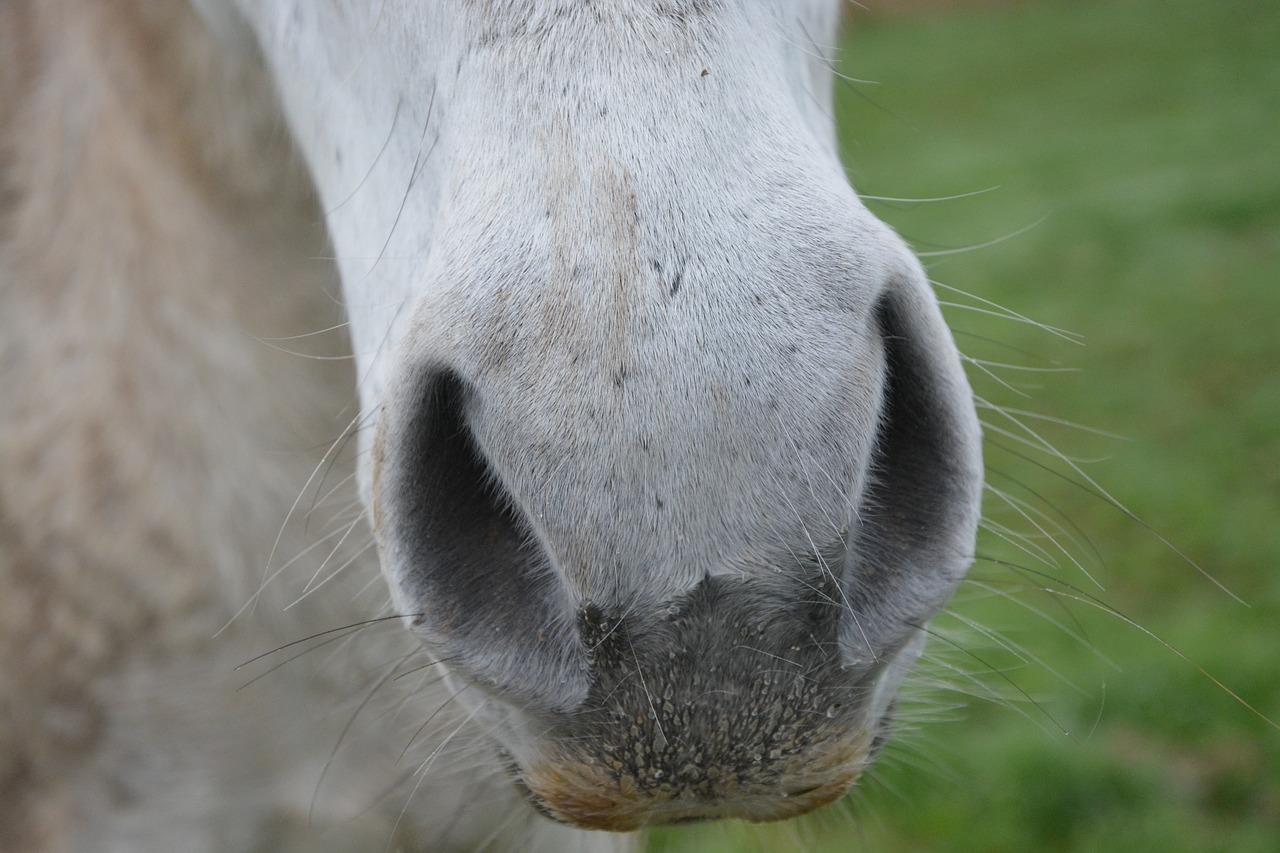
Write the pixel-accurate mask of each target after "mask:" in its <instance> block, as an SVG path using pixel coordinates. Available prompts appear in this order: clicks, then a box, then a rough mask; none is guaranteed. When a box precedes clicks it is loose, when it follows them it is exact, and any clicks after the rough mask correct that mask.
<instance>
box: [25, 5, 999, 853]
mask: <svg viewBox="0 0 1280 853" xmlns="http://www.w3.org/2000/svg"><path fill="white" fill-rule="evenodd" d="M838 15H839V9H838V8H837V3H835V2H833V1H832V0H790V2H786V0H431V1H430V2H421V0H377V2H367V0H359V2H357V0H199V2H196V3H195V4H194V9H193V8H191V7H188V6H185V5H184V4H183V3H181V2H179V1H178V0H8V2H5V3H3V4H2V5H0V181H2V183H0V191H2V195H0V667H3V669H0V848H3V849H5V850H19V849H22V850H48V851H53V850H95V851H101V850H120V851H125V850H128V851H137V850H184V851H199V850H255V849H256V850H267V849H271V850H277V849H299V850H316V849H321V850H323V849H331V850H340V849H359V850H365V849H381V848H382V847H387V846H390V847H391V848H397V847H398V848H403V849H423V850H433V851H435V850H472V849H494V850H504V849H523V850H547V851H564V850H574V849H577V850H590V851H597V850H615V849H626V848H628V847H630V846H632V845H633V844H634V839H635V836H634V834H630V831H631V830H635V829H639V828H641V827H644V826H647V825H652V824H658V823H665V822H671V821H679V820H693V819H704V818H717V817H723V816H737V817H743V818H747V819H751V820H769V819H775V818H782V817H787V816H790V815H793V814H800V813H803V812H805V811H808V810H810V809H812V808H814V807H816V806H818V805H821V804H823V803H827V802H830V801H832V800H834V799H837V798H838V797H840V796H842V795H843V794H844V793H845V792H846V790H848V788H849V787H850V785H852V784H853V782H854V781H855V780H856V779H857V777H858V775H859V774H860V773H861V771H862V769H863V768H864V767H865V765H866V764H867V763H868V762H869V761H870V760H871V759H872V758H873V757H874V754H875V752H876V751H877V749H878V748H879V745H880V744H881V743H882V742H883V740H884V738H885V737H886V735H887V733H888V730H889V728H890V726H891V721H892V716H893V704H894V702H893V700H894V697H895V694H896V692H897V688H898V685H899V683H900V681H901V679H902V677H903V675H904V672H905V670H906V669H907V668H908V667H909V666H910V665H911V663H912V662H913V661H914V660H915V658H916V656H917V655H918V654H919V652H920V649H921V646H922V643H923V636H924V634H923V625H924V623H925V621H926V620H928V618H929V617H930V616H931V615H932V614H933V613H934V612H935V611H936V610H937V609H938V608H939V607H941V606H942V605H943V603H944V602H945V601H946V600H947V598H948V597H949V595H950V593H951V592H952V590H953V589H954V587H955V585H956V584H957V583H958V582H959V580H960V578H961V576H962V574H963V573H964V571H965V569H966V567H967V566H968V564H969V562H970V560H971V557H972V548H973V536H974V531H975V528H976V524H977V520H978V513H979V493H980V489H981V460H980V454H979V431H978V426H977V420H976V417H975V415H974V410H973V406H972V403H971V397H970V392H969V389H968V386H967V384H966V381H965V378H964V375H963V373H962V371H961V368H960V362H959V358H958V356H957V353H956V351H955V348H954V346H953V344H952V341H951V338H950V335H949V333H948V331H947V329H946V327H945V326H944V325H943V322H942V319H941V315H940V313H939V311H938V308H937V305H936V303H935V301H934V298H933V296H932V294H931V292H930V290H929V288H928V286H927V284H926V280H925V278H924V275H923V274H922V271H921V269H920V267H919V265H918V263H917V261H916V260H915V259H914V257H913V255H912V254H911V252H910V251H909V250H908V249H907V247H906V246H905V245H904V243H903V242H902V241H901V240H900V239H899V238H898V237H897V236H896V235H895V234H894V233H893V232H892V231H890V230H889V229H888V228H887V227H886V226H884V225H883V224H881V223H880V222H879V221H878V220H876V219H875V218H874V217H873V216H872V215H871V214H869V213H868V212H867V210H866V209H865V208H864V207H863V206H862V204H861V203H860V201H859V200H858V198H857V196H856V195H855V194H854V192H853V190H852V189H851V188H850V187H849V185H848V183H847V181H846V179H845V177H844V173H843V171H842V169H841V166H840V163H839V161H838V158H837V154H836V145H835V140H834V128H833V122H832V118H831V115H830V94H831V91H830V90H831V84H832V71H831V68H830V61H831V53H832V47H831V46H832V45H833V44H834V42H835V38H836V35H835V31H836V25H837V19H838ZM330 259H332V260H330ZM348 335H349V338H348ZM348 347H349V349H348ZM348 353H349V354H350V356H352V358H350V359H347V358H345V357H344V356H345V355H346V354H348ZM357 397H358V401H357ZM348 424H350V428H349V430H348V429H345V428H346V427H347V425H348ZM350 435H354V436H355V439H354V441H355V442H356V444H355V445H354V452H352V450H353V446H352V445H350V444H348V443H347V441H346V438H347V437H349V436H350ZM365 508H367V510H368V511H367V512H366V509H365ZM366 519H367V520H368V521H366ZM368 522H371V524H370V523H368ZM373 541H376V549H375V548H374V547H372V546H371V545H370V543H371V542H373ZM379 562H380V564H381V574H382V576H383V577H384V578H385V585H384V583H383V581H381V580H378V577H377V576H378V568H377V563H379ZM388 588H389V591H390V596H389V600H390V605H389V606H388V605H387V601H388V598H387V589H388ZM387 614H392V615H394V616H395V617H397V618H395V619H391V620H387V621H383V622H377V621H374V620H376V619H377V618H378V617H380V616H385V615H387ZM334 628H339V629H344V628H345V630H339V631H336V632H334V633H331V634H321V633H320V632H323V631H326V630H328V629H334ZM405 628H408V629H409V630H407V631H406V630H404V629H405ZM312 635H318V636H316V637H315V638H314V639H313V640H311V641H309V642H307V643H301V644H299V645H298V646H290V647H288V648H281V647H284V646H285V645H286V644H288V643H291V642H293V641H297V640H303V639H304V638H308V637H311V636H312ZM308 649H309V651H306V650H308ZM273 650H278V651H276V653H275V654H274V655H272V656H268V657H267V659H266V660H265V661H263V662H258V663H256V664H255V665H256V667H257V668H256V669H254V668H252V667H250V668H247V669H240V670H237V668H236V667H237V665H239V664H244V663H246V662H248V661H250V659H252V658H254V657H255V656H257V655H259V654H263V653H269V652H272V651H273ZM303 651H306V653H304V654H301V655H299V656H296V659H292V660H289V659H290V658H292V657H294V656H295V654H296V653H297V652H303ZM276 662H280V663H287V664H288V665H284V666H280V667H279V668H277V669H274V670H272V671H268V669H267V668H268V667H269V666H271V665H272V664H274V663H276ZM254 675H260V676H261V677H260V678H256V679H254V678H253V676H254ZM539 812H541V814H539Z"/></svg>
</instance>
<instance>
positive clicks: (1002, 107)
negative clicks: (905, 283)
mask: <svg viewBox="0 0 1280 853" xmlns="http://www.w3.org/2000/svg"><path fill="white" fill-rule="evenodd" d="M953 5H954V6H956V7H958V8H952V9H951V10H950V11H947V12H945V13H938V14H935V15H932V16H923V17H921V16H917V17H911V18H892V17H890V18H884V19H864V20H861V21H859V22H855V26H854V27H852V28H851V30H850V32H849V33H848V34H847V38H846V43H845V45H844V57H843V63H842V66H841V68H842V70H843V72H844V73H845V74H847V75H849V76H851V77H854V78H859V79H864V80H874V81H879V82H878V83H877V84H875V85H869V84H860V83H850V84H848V85H842V86H841V87H840V89H839V91H838V94H837V112H838V118H839V121H840V124H841V127H842V139H843V144H844V148H845V160H846V163H847V164H848V166H849V170H850V174H851V177H852V179H853V181H854V183H855V185H856V186H857V187H858V189H859V191H860V192H862V193H863V194H864V195H866V196H890V197H895V198H935V197H939V196H952V195H961V194H965V193H973V192H976V191H980V190H989V191H987V192H983V193H981V194H978V195H973V196H970V197H967V198H961V199H955V200H951V201H936V202H916V203H908V202H887V201H886V202H876V201H869V202H868V204H869V205H871V206H872V208H873V209H874V210H875V211H876V212H877V213H878V214H879V215H880V216H881V217H883V218H884V219H886V220H887V221H888V222H890V223H891V224H892V225H894V226H895V227H896V228H897V229H898V230H899V231H900V232H901V233H902V234H903V235H904V236H906V237H907V238H908V240H910V241H911V242H912V244H913V245H914V246H915V247H916V249H917V250H918V251H920V252H923V253H928V252H936V251H945V250H949V249H953V248H961V247H966V246H974V245H977V244H984V243H988V242H990V241H993V240H997V239H998V238H1002V237H1008V239H1005V240H1003V241H1002V242H998V243H997V244H995V245H991V246H988V247H985V248H979V249H975V250H973V251H969V252H961V253H956V254H939V255H935V256H932V257H928V258H926V262H927V264H928V265H929V270H930V275H931V277H933V278H934V279H935V280H936V281H938V282H941V283H943V284H945V285H946V286H948V287H951V288H957V289H959V290H960V291H964V292H967V293H968V294H972V295H973V296H972V297H970V296H961V295H958V294H956V293H954V292H952V291H949V290H940V296H941V297H942V298H943V299H944V300H945V301H947V302H953V303H959V304H960V305H961V306H968V307H952V308H948V309H947V310H948V318H949V320H950V321H951V323H952V325H953V327H954V328H955V329H956V332H957V338H958V340H959V342H960V345H961V347H962V349H964V350H965V351H966V352H967V353H968V354H970V355H971V356H973V357H974V358H975V359H977V360H980V361H982V362H985V363H984V364H982V365H981V366H977V365H971V368H972V370H971V375H972V377H973V379H974V383H975V388H976V390H977V393H978V394H979V395H980V396H981V397H983V398H984V399H987V400H990V401H992V402H994V403H997V404H999V405H1001V406H1004V407H1008V408H1014V409H1018V410H1025V411H1032V412H1036V413H1038V414H1040V415H1042V416H1047V417H1048V418H1056V419H1061V420H1065V421H1070V422H1072V423H1074V424H1079V425H1083V426H1087V427H1090V428H1094V429H1098V430H1104V431H1108V432H1111V433H1116V434H1118V435H1119V436H1121V438H1113V437H1107V436H1102V435H1098V434H1096V433H1093V432H1088V431H1085V430H1081V429H1076V428H1073V427H1069V426H1065V425H1063V424H1059V423H1057V422H1055V421H1052V420H1045V419H1030V418H1029V417H1027V416H1023V415H1016V414H1015V415H1006V414H1001V413H1000V412H996V411H987V412H984V419H985V420H986V421H987V423H988V424H990V425H991V427H992V429H991V430H990V431H989V438H990V441H989V445H988V448H987V454H988V463H989V468H990V469H991V472H992V473H991V475H990V481H991V484H992V486H994V487H995V488H996V489H999V490H1000V492H1001V493H1003V494H1005V495H1008V496H1009V498H1010V501H1008V502H1007V501H1005V500H1004V499H1002V498H1001V497H999V496H997V495H996V494H995V493H994V492H993V493H989V494H988V495H987V507H988V513H989V516H990V518H991V525H990V527H989V529H988V530H986V531H984V533H983V535H982V538H981V540H980V542H979V548H978V550H979V554H980V555H981V557H983V558H984V559H982V560H980V562H979V563H978V565H976V566H975V568H974V572H973V575H972V580H971V582H969V583H967V584H966V585H965V587H964V588H963V590H962V592H961V595H960V596H959V598H958V600H957V603H956V604H955V605H954V606H953V607H952V608H951V610H950V612H949V613H948V614H944V615H943V616H942V617H939V619H938V620H937V621H936V623H935V624H936V626H937V628H938V631H939V633H940V634H941V635H942V636H943V637H945V639H939V640H935V641H934V642H933V643H932V646H931V653H930V656H931V662H930V664H929V665H928V666H926V668H925V669H924V670H923V671H922V672H921V674H920V676H919V678H918V679H917V681H918V682H919V683H918V685H917V687H916V689H915V691H914V692H913V701H912V702H910V703H909V704H908V707H906V708H905V709H904V711H903V716H904V718H905V719H904V721H903V726H902V728H903V729H904V731H903V733H902V734H901V736H900V737H899V739H898V741H897V743H896V744H895V745H894V746H893V747H892V748H891V749H890V750H889V752H888V753H887V754H886V756H885V757H884V759H882V761H881V762H880V764H879V765H878V766H877V767H876V768H875V770H874V771H873V772H872V773H871V774H870V777H869V778H868V779H866V780H864V782H863V783H861V785H860V786H859V788H858V789H857V790H856V791H855V793H854V794H853V795H852V796H851V797H850V798H849V799H848V800H847V801H846V802H844V803H842V804H840V805H838V806H834V807H831V808H829V809H827V810H824V811H822V812H819V813H818V814H817V815H814V816H811V817H810V818H808V819H806V820H804V821H801V822H792V823H790V824H782V825H778V826H771V827H757V826H751V825H735V824H728V825H726V824H716V825H708V826H696V827H688V828H679V829H669V830H663V831H660V832H655V833H654V834H653V835H652V838H651V842H650V849H651V850H654V851H664V853H684V851H699V853H702V851H708V852H709V853H715V852H716V851H739V850H742V851H747V850H769V851H775V850H776V851H790V850H809V851H844V850H867V851H1005V850H1008V851H1018V850H1047V851H1057V850H1063V851H1066V850H1088V851H1109V850H1122V851H1126V853H1138V851H1147V850H1152V851H1165V852H1166V853H1167V851H1182V850H1186V851H1277V850H1280V731H1277V730H1276V729H1275V728H1273V727H1271V726H1270V725H1268V723H1266V722H1265V721H1264V720H1262V719H1261V718H1260V717H1259V716H1257V715H1255V714H1253V713H1252V712H1250V711H1249V710H1248V709H1247V708H1246V707H1244V706H1243V705H1242V704H1240V703H1239V702H1237V701H1236V700H1235V699H1233V698H1232V697H1231V696H1230V695H1229V694H1228V693H1227V692H1226V690H1224V689H1223V688H1221V687H1219V686H1217V685H1215V683H1214V682H1213V681H1212V680H1211V679H1210V678H1209V677H1208V676H1206V675H1205V674H1202V672H1201V671H1200V669H1199V668H1203V669H1204V670H1205V671H1207V673H1209V675H1211V676H1212V678H1214V679H1217V680H1219V681H1221V682H1222V683H1223V684H1224V685H1226V686H1227V687H1229V688H1230V689H1231V690H1232V691H1235V692H1236V693H1238V694H1239V695H1240V696H1241V697H1242V698H1243V699H1244V700H1245V701H1247V702H1248V703H1250V704H1251V705H1253V706H1254V707H1255V708H1257V709H1258V710H1259V711H1260V712H1261V713H1263V714H1265V715H1267V716H1268V717H1270V718H1271V719H1273V720H1277V721H1280V329H1278V328H1277V326H1278V325H1280V4H1277V3H1276V2H1274V0H1254V1H1253V2H1245V0H1219V2H1213V3H1207V2H1203V0H1112V1H1111V2H1089V1H1088V0H1058V1H1057V2H1028V3H1010V4H1005V5H1004V6H1003V7H1002V8H998V9H991V8H987V9H984V10H980V11H972V10H970V11H966V10H965V9H964V8H963V5H962V4H953ZM1028 226H1032V227H1030V228H1028ZM1023 229H1027V230H1025V231H1023ZM1018 232H1022V233H1018ZM973 297H978V298H980V299H986V300H991V301H993V302H995V303H997V304H998V305H1000V306H1003V307H1004V308H1006V309H1008V310H1009V311H1013V312H1017V313H1018V314H1021V315H1025V316H1027V317H1030V318H1034V319H1035V320H1037V321H1039V322H1040V323H1043V324H1046V325H1049V326H1052V327H1055V328H1061V329H1065V330H1069V331H1070V332H1072V333H1076V334H1078V335H1079V336H1080V338H1081V340H1082V341H1083V344H1082V345H1078V344H1076V343H1073V342H1070V341H1068V340H1067V339H1065V338H1064V337H1062V336H1059V335H1057V334H1054V333H1053V332H1049V331H1045V330H1043V329H1041V328H1038V327H1036V326H1034V325H1031V324H1028V323H1024V322H1021V321H1018V320H1010V319H1006V318H1000V317H994V316H991V315H989V314H984V313H981V312H980V311H978V310H974V308H983V307H985V306H984V305H983V303H981V302H979V301H977V300H976V299H975V298H973ZM996 364H1011V365H1015V366H1018V367H1020V368H1037V370H1026V369H1012V368H1009V367H999V366H995V365H996ZM984 368H985V369H984ZM1062 368H1071V369H1072V370H1073V371H1074V372H1067V371H1064V370H1062ZM1043 369H1047V370H1043ZM991 374H994V378H993V376H992V375H991ZM1024 395H1025V396H1024ZM1019 424H1022V425H1025V426H1027V427H1030V428H1033V429H1034V430H1035V431H1036V433H1037V434H1038V435H1039V436H1041V437H1043V438H1044V439H1045V440H1047V441H1049V442H1051V443H1052V444H1053V445H1054V446H1055V447H1056V448H1058V449H1059V450H1060V451H1061V452H1062V453H1063V454H1065V455H1066V456H1068V457H1070V458H1072V459H1074V460H1079V461H1078V462H1077V463H1076V464H1077V465H1078V467H1079V469H1080V472H1077V471H1074V470H1072V467H1071V465H1069V464H1066V463H1064V462H1063V461H1062V460H1060V459H1057V458H1055V457H1054V456H1053V455H1051V454H1049V453H1047V452H1045V451H1044V450H1043V449H1037V447H1036V446H1035V445H1036V442H1037V439H1034V438H1032V437H1031V436H1030V434H1029V433H1028V432H1024V431H1023V430H1022V427H1021V426H1019ZM1001 431H1003V432H1005V433H1008V435H1001V434H1000V432H1001ZM1081 472H1083V474H1084V475H1087V476H1088V477H1089V478H1092V479H1093V480H1095V481H1096V482H1097V483H1098V484H1100V486H1101V487H1102V488H1104V489H1106V490H1107V491H1108V492H1109V493H1110V494H1111V495H1113V496H1114V497H1115V499H1116V500H1117V501H1119V502H1120V503H1121V504H1123V506H1124V507H1127V509H1128V510H1129V511H1131V512H1132V514H1133V515H1134V516H1136V517H1137V518H1138V519H1141V522H1139V521H1135V520H1134V518H1132V517H1130V516H1129V515H1127V514H1126V513H1125V512H1122V511H1119V510H1117V509H1116V508H1115V507H1114V506H1112V505H1111V504H1110V502H1109V501H1107V500H1105V499H1104V498H1102V497H1100V496H1099V495H1098V494H1097V493H1096V492H1097V490H1096V489H1095V488H1093V487H1092V486H1088V485H1087V484H1085V487H1082V486H1081V484H1082V483H1083V482H1084V478H1083V476H1082V473H1081ZM1010 502H1012V503H1013V504H1015V505H1016V506H1017V507H1018V508H1019V509H1013V508H1011V506H1010ZM1019 510H1020V511H1019ZM1023 514H1025V516H1026V517H1023ZM1148 526H1149V528H1150V529H1148ZM1005 528H1014V529H1016V530H1018V531H1019V532H1020V533H1021V535H1022V536H1023V537H1025V538H1024V539H1022V540H1015V542H1014V543H1013V544H1011V543H1010V542H1009V541H1007V539H1008V538H1009V537H1008V534H1007V533H1005ZM1001 534H1004V535H1001ZM1049 534H1051V535H1052V539H1050V538H1049ZM1162 537H1164V538H1167V540H1168V542H1169V543H1172V546H1171V545H1170V544H1167V543H1166V542H1165V541H1162ZM1173 546H1176V549H1180V550H1181V551H1182V552H1184V553H1185V554H1186V555H1188V557H1189V558H1190V560H1187V559H1183V558H1182V557H1181V556H1179V553H1178V551H1177V550H1175V547H1173ZM1077 564H1078V565H1077ZM1195 564H1199V565H1200V566H1202V567H1203V568H1204V569H1205V571H1207V572H1208V573H1210V574H1212V576H1213V577H1214V578H1216V579H1217V580H1219V581H1221V583H1223V584H1225V585H1226V586H1227V587H1229V588H1230V589H1231V590H1232V591H1233V592H1234V593H1235V594H1237V595H1238V596H1239V597H1240V598H1242V599H1243V600H1244V601H1245V602H1246V603H1247V606H1246V605H1245V604H1240V603H1238V602H1237V601H1235V600H1233V599H1232V598H1231V597H1230V596H1229V595H1227V594H1225V593H1224V592H1222V591H1221V590H1219V589H1218V588H1217V587H1216V586H1215V585H1214V584H1213V583H1212V582H1210V581H1209V580H1206V579H1205V578H1204V577H1203V576H1202V575H1201V573H1200V572H1199V571H1198V570H1197V568H1196V565H1195ZM1046 590H1052V591H1046ZM1095 600H1098V601H1101V602H1105V605H1106V607H1109V608H1114V610H1115V611H1118V612H1120V613H1123V614H1124V615H1125V616H1126V617H1127V618H1128V619H1129V620H1132V622H1133V623H1136V624H1137V625H1138V626H1141V627H1140V628H1138V627H1134V625H1133V624H1130V623H1129V622H1127V621H1125V620H1123V619H1120V618H1117V617H1116V616H1114V615H1112V614H1111V613H1109V612H1106V611H1104V610H1103V609H1100V608H1099V607H1097V606H1095V605H1094V601H1095ZM1148 631H1149V632H1151V633H1153V634H1155V635H1158V636H1159V638H1161V640H1162V641H1163V642H1161V640H1156V639H1153V638H1152V637H1151V636H1149V635H1148V633H1147V632H1148ZM1165 643H1167V644H1168V645H1165ZM1169 646H1172V647H1174V648H1176V649H1177V650H1178V651H1180V652H1181V653H1182V654H1185V655H1186V657H1187V658H1190V659H1191V661H1194V663H1190V662H1188V661H1187V660H1184V659H1183V658H1182V657H1180V656H1179V654H1178V653H1177V652H1175V651H1172V650H1171V649H1170V648H1169Z"/></svg>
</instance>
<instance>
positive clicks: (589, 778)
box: [510, 738, 870, 832]
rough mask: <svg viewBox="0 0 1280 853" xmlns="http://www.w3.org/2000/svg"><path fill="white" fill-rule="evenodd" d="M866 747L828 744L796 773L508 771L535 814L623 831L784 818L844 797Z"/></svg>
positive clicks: (557, 765)
mask: <svg viewBox="0 0 1280 853" xmlns="http://www.w3.org/2000/svg"><path fill="white" fill-rule="evenodd" d="M866 745H867V741H866V739H865V738H858V739H857V743H856V744H854V743H848V744H846V745H845V746H844V747H843V748H842V747H841V746H838V745H832V748H831V749H830V750H829V751H828V750H823V751H822V754H821V755H819V756H814V755H808V756H803V757H800V758H799V759H798V760H796V761H793V762H792V764H793V765H799V769H798V770H794V771H793V768H790V767H787V766H785V764H784V765H771V764H770V763H769V762H767V761H764V762H761V763H759V764H754V763H753V764H752V770H751V771H748V772H745V773H744V772H743V770H742V768H741V766H739V767H736V768H732V769H722V768H716V767H706V768H694V767H686V768H684V769H683V770H682V771H675V772H672V773H670V774H668V773H664V772H662V771H661V770H649V771H648V772H647V773H645V772H640V771H639V770H637V769H635V768H623V769H621V770H619V769H617V768H614V767H609V766H608V765H607V764H605V763H602V762H600V761H598V760H586V761H565V762H540V763H538V764H536V765H534V766H532V767H530V768H528V769H527V770H523V771H522V770H520V769H518V768H516V767H514V766H513V767H511V768H510V770H511V771H512V772H513V774H514V775H513V779H514V782H515V785H516V787H517V789H518V790H519V791H520V792H521V793H522V794H524V796H525V798H526V800H527V801H528V802H529V803H530V805H532V806H533V808H534V809H535V810H537V811H538V812H540V813H541V814H542V815H544V816H546V817H548V818H551V819H552V820H554V821H557V822H558V823H563V824H567V825H569V826H574V827H577V828H579V829H590V830H607V831H611V832H630V831H634V830H639V829H644V828H646V827H653V826H663V825H671V824H688V823H698V822H702V821H709V820H723V819H738V820H746V821H751V822H753V823H763V822H768V821H776V820H786V819H788V818H793V817H798V816H800V815H802V814H806V813H807V812H810V811H813V810H814V809H817V808H819V807H821V806H825V805H827V804H829V803H832V802H835V801H836V800H838V799H840V798H841V797H843V796H844V795H845V794H846V793H848V791H849V789H850V788H852V787H853V785H854V783H855V782H857V780H858V777H859V776H861V774H862V771H863V770H864V769H865V767H866V765H867V763H868V762H869V760H870V756H869V754H868V750H867V749H866Z"/></svg>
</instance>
